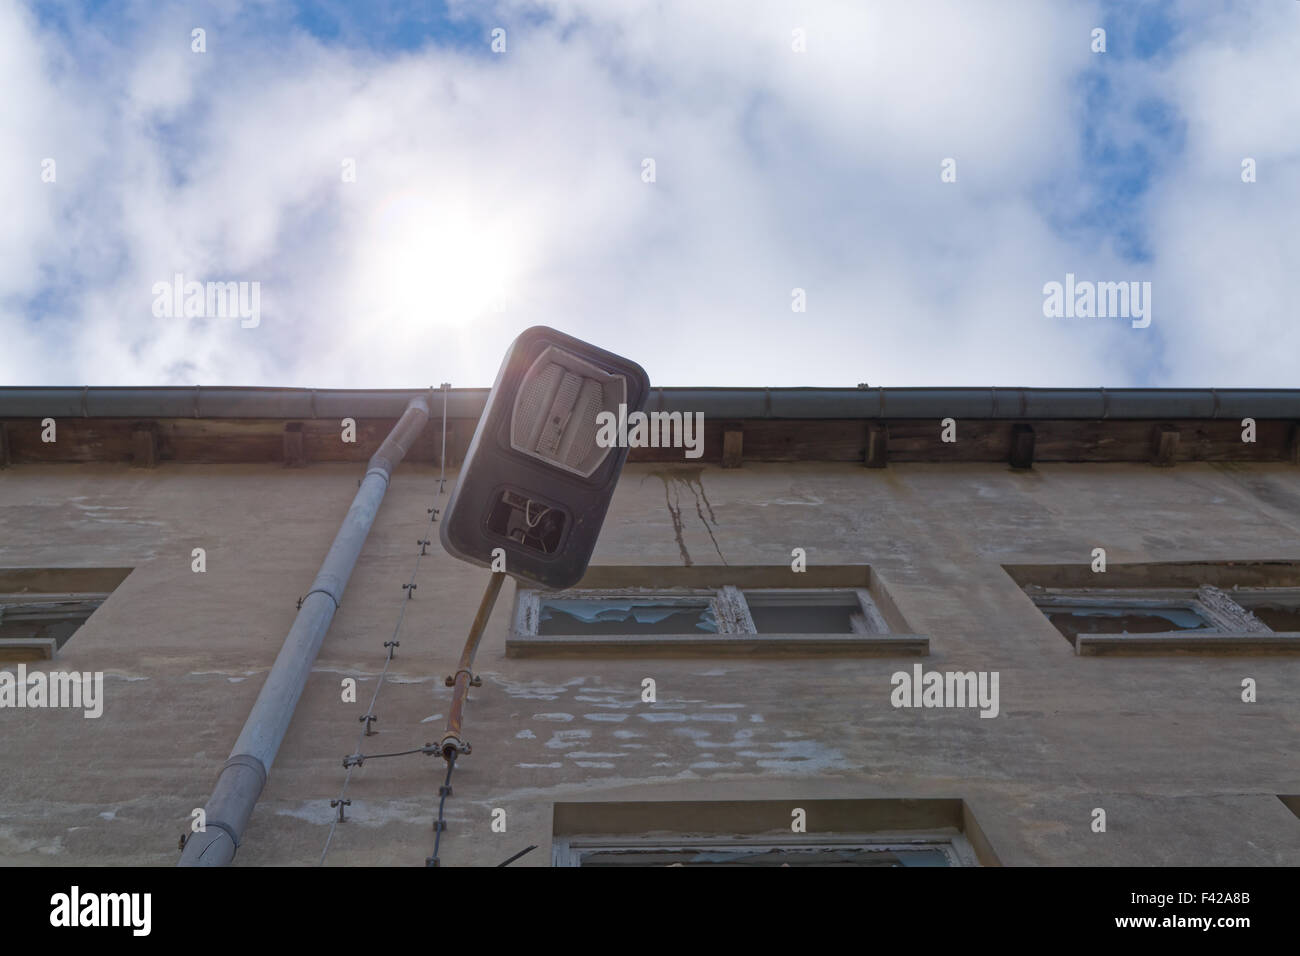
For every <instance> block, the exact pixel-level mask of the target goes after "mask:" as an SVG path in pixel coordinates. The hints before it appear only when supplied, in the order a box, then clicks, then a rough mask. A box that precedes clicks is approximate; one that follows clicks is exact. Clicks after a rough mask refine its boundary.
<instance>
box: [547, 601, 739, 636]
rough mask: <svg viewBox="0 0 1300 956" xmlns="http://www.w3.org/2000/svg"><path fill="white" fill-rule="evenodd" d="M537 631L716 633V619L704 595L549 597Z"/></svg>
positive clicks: (579, 632)
mask: <svg viewBox="0 0 1300 956" xmlns="http://www.w3.org/2000/svg"><path fill="white" fill-rule="evenodd" d="M537 633H538V634H542V635H575V634H593V635H598V634H716V633H718V621H717V619H716V618H715V617H714V615H713V607H712V606H711V605H710V603H709V601H708V600H707V599H706V598H700V599H699V600H698V601H688V602H682V601H681V600H680V599H673V600H672V601H667V600H663V599H660V600H656V599H655V598H654V597H644V598H642V597H627V598H609V599H606V600H594V599H593V600H588V599H577V598H552V599H546V600H543V601H542V602H541V614H540V615H539V620H538V625H537Z"/></svg>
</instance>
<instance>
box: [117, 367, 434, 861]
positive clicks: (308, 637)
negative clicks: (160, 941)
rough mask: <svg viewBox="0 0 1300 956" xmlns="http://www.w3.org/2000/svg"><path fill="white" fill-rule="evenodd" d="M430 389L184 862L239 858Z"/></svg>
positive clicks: (363, 493)
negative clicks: (259, 800)
mask: <svg viewBox="0 0 1300 956" xmlns="http://www.w3.org/2000/svg"><path fill="white" fill-rule="evenodd" d="M425 395H426V393H421V394H419V395H417V396H416V397H414V398H411V399H409V401H408V403H407V405H406V410H405V412H403V413H402V416H401V418H400V420H399V421H398V422H397V424H396V425H395V426H394V427H393V430H392V432H390V433H389V435H388V437H387V438H385V439H384V442H383V444H382V445H380V446H379V450H378V451H377V452H375V454H374V455H373V456H372V457H371V459H370V464H369V466H368V467H367V468H366V476H365V478H364V479H363V480H362V482H361V487H360V488H358V489H357V493H356V497H354V498H353V499H352V507H351V508H349V509H348V513H347V515H346V516H344V518H343V523H342V524H341V525H340V526H339V530H338V534H337V535H335V537H334V543H333V544H331V545H330V549H329V553H328V554H326V555H325V560H324V561H323V562H322V563H321V566H320V570H319V571H318V572H317V574H316V579H315V580H314V581H313V582H312V585H311V590H310V591H308V592H307V596H306V597H304V598H303V600H302V606H301V607H300V608H299V610H298V616H297V617H295V618H294V619H293V625H292V626H291V627H290V628H289V634H288V635H287V636H286V637H285V639H284V646H283V647H281V648H280V654H279V656H278V657H276V659H275V664H274V665H273V666H272V667H271V672H270V673H269V674H267V676H266V683H264V684H263V685H262V691H261V693H259V694H258V695H257V701H256V702H255V703H254V704H253V709H252V710H251V711H250V712H249V714H248V719H247V720H246V721H245V722H244V729H243V730H242V731H240V734H239V739H238V740H236V741H235V746H234V749H233V750H232V751H231V753H230V759H228V760H227V761H226V763H225V765H224V766H223V767H222V768H221V773H220V775H219V776H218V778H217V783H216V786H215V787H214V788H213V790H212V796H211V797H210V798H209V799H208V802H207V804H206V806H205V807H204V819H205V824H206V829H205V830H204V831H203V832H196V833H191V834H190V835H189V838H188V839H187V840H186V842H185V848H184V852H183V853H182V855H181V860H180V865H181V866H225V865H226V864H227V863H229V862H230V861H231V860H233V859H234V857H235V850H236V849H237V848H238V847H239V842H240V838H241V837H242V835H243V832H244V827H245V826H247V824H248V819H249V817H250V816H252V813H253V807H254V806H255V805H256V803H257V798H258V797H259V796H261V793H262V788H263V787H264V786H265V785H266V777H267V774H268V773H269V772H270V769H271V764H272V762H273V761H274V760H275V755H276V752H277V751H279V749H280V744H281V742H282V741H283V740H284V735H285V733H286V732H287V731H288V729H289V722H290V721H291V720H292V719H293V712H294V709H295V708H296V707H297V706H298V698H300V697H301V696H302V691H303V688H304V687H305V686H306V685H307V678H308V677H309V676H310V674H311V668H312V664H313V663H314V662H315V660H316V655H317V654H318V653H319V652H320V647H321V643H322V642H323V641H324V639H325V632H326V631H328V630H329V626H330V623H331V622H332V621H333V620H334V614H335V612H336V611H337V610H338V608H339V602H340V601H341V600H342V598H343V591H344V589H345V588H346V587H347V584H348V578H349V577H351V576H352V568H353V567H354V566H355V565H356V563H357V556H358V555H360V553H361V547H362V545H364V544H365V541H366V536H367V535H368V534H369V533H370V527H371V525H372V524H374V521H375V515H376V514H377V513H378V512H379V506H380V504H381V503H382V502H383V500H384V493H385V492H386V491H387V490H388V482H389V479H390V478H391V477H392V473H393V469H394V468H395V467H397V464H398V463H399V462H400V461H401V460H402V458H404V457H405V456H406V452H407V451H408V450H409V449H410V447H411V445H412V444H413V443H414V442H415V440H416V438H418V437H419V435H420V432H421V431H422V430H423V429H424V426H425V423H426V422H427V421H428V420H429V403H428V399H427V398H426V397H425ZM132 400H133V401H138V399H132Z"/></svg>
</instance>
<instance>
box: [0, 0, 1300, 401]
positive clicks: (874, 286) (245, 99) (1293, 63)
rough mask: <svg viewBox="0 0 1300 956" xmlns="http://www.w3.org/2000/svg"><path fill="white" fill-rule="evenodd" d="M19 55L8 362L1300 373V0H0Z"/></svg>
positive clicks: (1059, 377)
mask: <svg viewBox="0 0 1300 956" xmlns="http://www.w3.org/2000/svg"><path fill="white" fill-rule="evenodd" d="M196 30H201V31H202V33H201V34H196V33H195V31H196ZM1098 30H1104V31H1105V34H1104V46H1105V49H1104V51H1101V50H1098V49H1097V46H1098V35H1097V33H1096V31H1098ZM0 90H3V91H4V93H3V96H0V102H2V103H3V106H2V107H0V202H2V203H3V224H2V225H0V386H28V385H86V384H89V385H136V386H153V385H193V384H201V385H262V386H269V385H277V386H306V387H317V388H413V387H421V386H427V385H437V384H439V383H441V382H450V383H451V384H453V385H454V386H458V387H475V386H485V385H490V384H491V383H492V381H493V379H494V377H495V373H496V368H497V365H498V363H499V362H500V360H501V357H502V355H503V354H504V353H505V350H506V347H507V345H508V343H509V341H510V340H511V339H512V338H513V337H514V336H515V335H517V334H518V333H519V332H520V331H522V330H523V329H525V328H527V327H529V326H532V325H539V324H540V325H550V326H554V327H556V328H559V329H562V330H563V331H566V332H568V333H570V334H572V335H576V336H578V337H579V338H583V339H586V340H589V341H591V342H593V343H595V344H597V345H599V346H601V347H604V348H607V349H609V350H611V351H614V352H617V353H619V354H622V355H625V356H627V357H629V358H632V359H634V360H636V361H638V362H639V363H640V364H641V365H642V366H643V367H645V368H646V370H647V371H648V372H649V374H650V377H651V380H652V382H653V383H654V384H655V385H664V386H673V385H693V386H740V385H747V386H793V385H804V386H854V385H858V384H860V383H868V384H870V385H873V386H875V385H885V386H964V385H998V386H1061V387H1064V386H1073V387H1096V386H1107V387H1123V386H1159V387H1212V386H1213V387H1257V388H1262V387H1300V304H1298V303H1300V295H1297V291H1296V285H1297V282H1298V281H1300V228H1298V227H1297V224H1298V223H1300V2H1297V0H1254V2H1240V3H1228V2H1216V0H1184V2H1179V3H1177V4H1173V3H1155V2H1142V0H1136V2H1114V3H1111V2H1071V3H1059V2H1054V3H1044V2H1034V0H1025V2H1018V0H951V2H942V0H917V2H913V3H906V4H903V3H897V2H864V0H857V2H799V0H748V2H730V0H714V2H709V3H702V2H698V0H621V2H612V0H528V2H523V0H474V2H468V0H447V2H445V3H439V2H429V0H426V2H419V3H415V2H412V3H404V2H399V3H384V2H382V0H375V2H372V3H364V4H358V3H354V2H347V0H317V2H300V3H290V2H274V0H230V2H214V3H190V4H169V3H166V2H155V0H148V2H133V0H115V2H102V0H101V2H92V0H82V2H71V0H68V2H63V0H51V2H42V3H19V2H15V0H0ZM1246 165H1249V166H1250V168H1251V170H1252V172H1253V175H1247V174H1246V173H1245V172H1244V167H1245V166H1246ZM1246 179H1253V181H1245V180H1246ZM1067 275H1070V276H1073V277H1074V280H1073V281H1076V282H1123V283H1137V284H1138V285H1137V286H1136V287H1134V288H1137V289H1145V290H1149V291H1148V293H1147V294H1148V295H1149V299H1148V300H1147V301H1148V302H1149V318H1150V322H1149V324H1147V325H1145V326H1144V327H1139V324H1135V321H1130V319H1129V318H1128V317H1125V316H1122V315H1120V316H1116V315H1104V316H1092V317H1080V316H1057V315H1047V314H1045V301H1046V299H1047V294H1046V292H1045V290H1046V289H1047V288H1048V286H1049V284H1050V283H1053V282H1056V283H1061V284H1063V285H1064V284H1065V283H1066V282H1067V278H1066V277H1067ZM177 276H179V277H180V279H179V280H177V278H176V277H177ZM187 283H199V284H200V285H199V286H198V288H199V289H200V290H201V292H202V293H204V294H200V295H199V296H198V297H197V299H196V300H195V301H196V302H197V306H196V307H195V308H194V309H193V311H188V310H187V309H186V308H185V303H184V299H185V298H186V297H187V296H188V294H189V291H188V290H187V289H186V288H185V286H186V284H187ZM209 283H214V284H215V283H242V284H243V285H242V289H243V291H244V292H245V300H244V304H245V306H246V311H245V312H243V313H240V314H238V315H228V314H214V307H213V306H212V304H210V303H208V302H207V300H206V299H205V294H206V292H207V290H208V285H207V284H209ZM1147 283H1149V285H1147ZM178 284H179V285H180V286H181V295H180V298H181V299H182V302H181V305H182V307H181V309H180V310H179V311H178V310H177V309H176V308H175V307H174V306H175V305H176V299H177V296H175V295H174V294H173V293H172V292H171V291H170V290H172V289H173V287H174V286H176V285H178ZM218 288H219V289H220V288H226V287H225V286H220V287H218ZM163 290H167V291H165V292H164V291H163ZM254 292H255V293H256V297H254V295H253V293H254ZM213 301H214V302H215V300H213ZM187 311H188V314H187Z"/></svg>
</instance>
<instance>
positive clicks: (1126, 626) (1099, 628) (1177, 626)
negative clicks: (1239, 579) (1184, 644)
mask: <svg viewBox="0 0 1300 956" xmlns="http://www.w3.org/2000/svg"><path fill="white" fill-rule="evenodd" d="M1042 611H1043V613H1044V614H1046V615H1047V619H1048V620H1049V621H1051V622H1052V624H1053V625H1054V626H1055V627H1056V629H1057V630H1058V631H1060V632H1061V633H1062V634H1064V635H1065V636H1066V637H1067V638H1069V639H1070V642H1071V643H1074V639H1075V638H1076V637H1077V636H1078V635H1080V634H1166V633H1169V632H1170V631H1197V630H1203V629H1207V628H1209V627H1210V623H1209V622H1208V621H1207V620H1206V619H1205V618H1203V617H1201V615H1199V614H1198V613H1196V612H1195V611H1194V610H1192V609H1191V608H1189V607H1179V606H1176V605H1170V606H1169V607H1149V606H1141V607H1129V606H1125V605H1123V604H1113V605H1108V606H1105V607H1098V606H1096V605H1083V606H1070V605H1055V606H1052V607H1045V608H1042Z"/></svg>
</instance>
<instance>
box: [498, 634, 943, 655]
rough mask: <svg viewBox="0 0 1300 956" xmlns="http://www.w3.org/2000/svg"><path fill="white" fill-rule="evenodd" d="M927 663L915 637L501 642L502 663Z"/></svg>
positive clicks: (926, 647) (923, 641)
mask: <svg viewBox="0 0 1300 956" xmlns="http://www.w3.org/2000/svg"><path fill="white" fill-rule="evenodd" d="M595 654H600V655H607V656H616V657H927V656H929V654H930V639H929V638H928V637H922V636H920V635H917V634H721V635H708V636H704V637H701V636H700V635H696V634H653V635H646V636H617V635H609V636H605V635H585V634H584V635H572V636H569V635H546V636H528V637H524V636H518V635H516V636H512V637H509V638H507V639H506V656H507V657H588V656H591V655H595Z"/></svg>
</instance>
